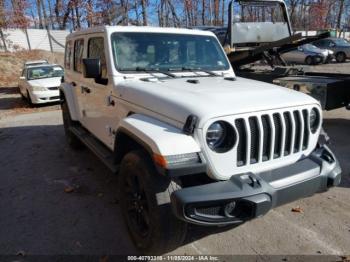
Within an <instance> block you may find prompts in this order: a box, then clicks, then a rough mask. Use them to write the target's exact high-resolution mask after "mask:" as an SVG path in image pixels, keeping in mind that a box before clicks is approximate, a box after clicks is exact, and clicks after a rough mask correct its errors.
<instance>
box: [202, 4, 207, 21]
mask: <svg viewBox="0 0 350 262" xmlns="http://www.w3.org/2000/svg"><path fill="white" fill-rule="evenodd" d="M205 9H206V7H205V0H202V25H205Z"/></svg>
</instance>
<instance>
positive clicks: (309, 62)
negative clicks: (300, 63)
mask: <svg viewBox="0 0 350 262" xmlns="http://www.w3.org/2000/svg"><path fill="white" fill-rule="evenodd" d="M305 64H307V65H313V64H314V59H313V58H312V57H311V56H308V57H306V58H305Z"/></svg>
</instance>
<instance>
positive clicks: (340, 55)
mask: <svg viewBox="0 0 350 262" xmlns="http://www.w3.org/2000/svg"><path fill="white" fill-rule="evenodd" d="M335 60H337V62H338V63H344V62H345V60H346V55H345V53H343V52H339V53H337V54H336V55H335Z"/></svg>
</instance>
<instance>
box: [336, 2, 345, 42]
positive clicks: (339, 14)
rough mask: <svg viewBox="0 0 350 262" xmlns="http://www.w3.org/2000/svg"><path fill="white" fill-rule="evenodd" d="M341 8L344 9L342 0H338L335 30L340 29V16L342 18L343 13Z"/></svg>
mask: <svg viewBox="0 0 350 262" xmlns="http://www.w3.org/2000/svg"><path fill="white" fill-rule="evenodd" d="M343 9H344V0H340V6H339V12H338V19H337V30H339V31H340V27H341V18H342V14H343ZM339 34H340V33H339ZM339 37H340V35H339Z"/></svg>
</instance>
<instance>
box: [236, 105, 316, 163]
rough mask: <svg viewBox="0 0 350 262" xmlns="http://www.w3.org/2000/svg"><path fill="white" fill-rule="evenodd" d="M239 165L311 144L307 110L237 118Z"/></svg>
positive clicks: (257, 161)
mask: <svg viewBox="0 0 350 262" xmlns="http://www.w3.org/2000/svg"><path fill="white" fill-rule="evenodd" d="M235 126H236V130H237V136H238V144H237V147H236V150H237V154H236V155H237V166H238V167H241V166H245V165H248V164H249V165H253V164H256V163H259V162H265V161H271V160H274V159H279V158H282V157H285V156H289V155H291V154H295V153H299V152H301V151H304V150H306V149H307V148H308V143H309V136H310V134H309V128H308V110H307V109H303V110H292V111H284V112H283V111H282V112H278V113H271V114H263V115H261V116H251V117H249V118H238V119H236V120H235Z"/></svg>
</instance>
